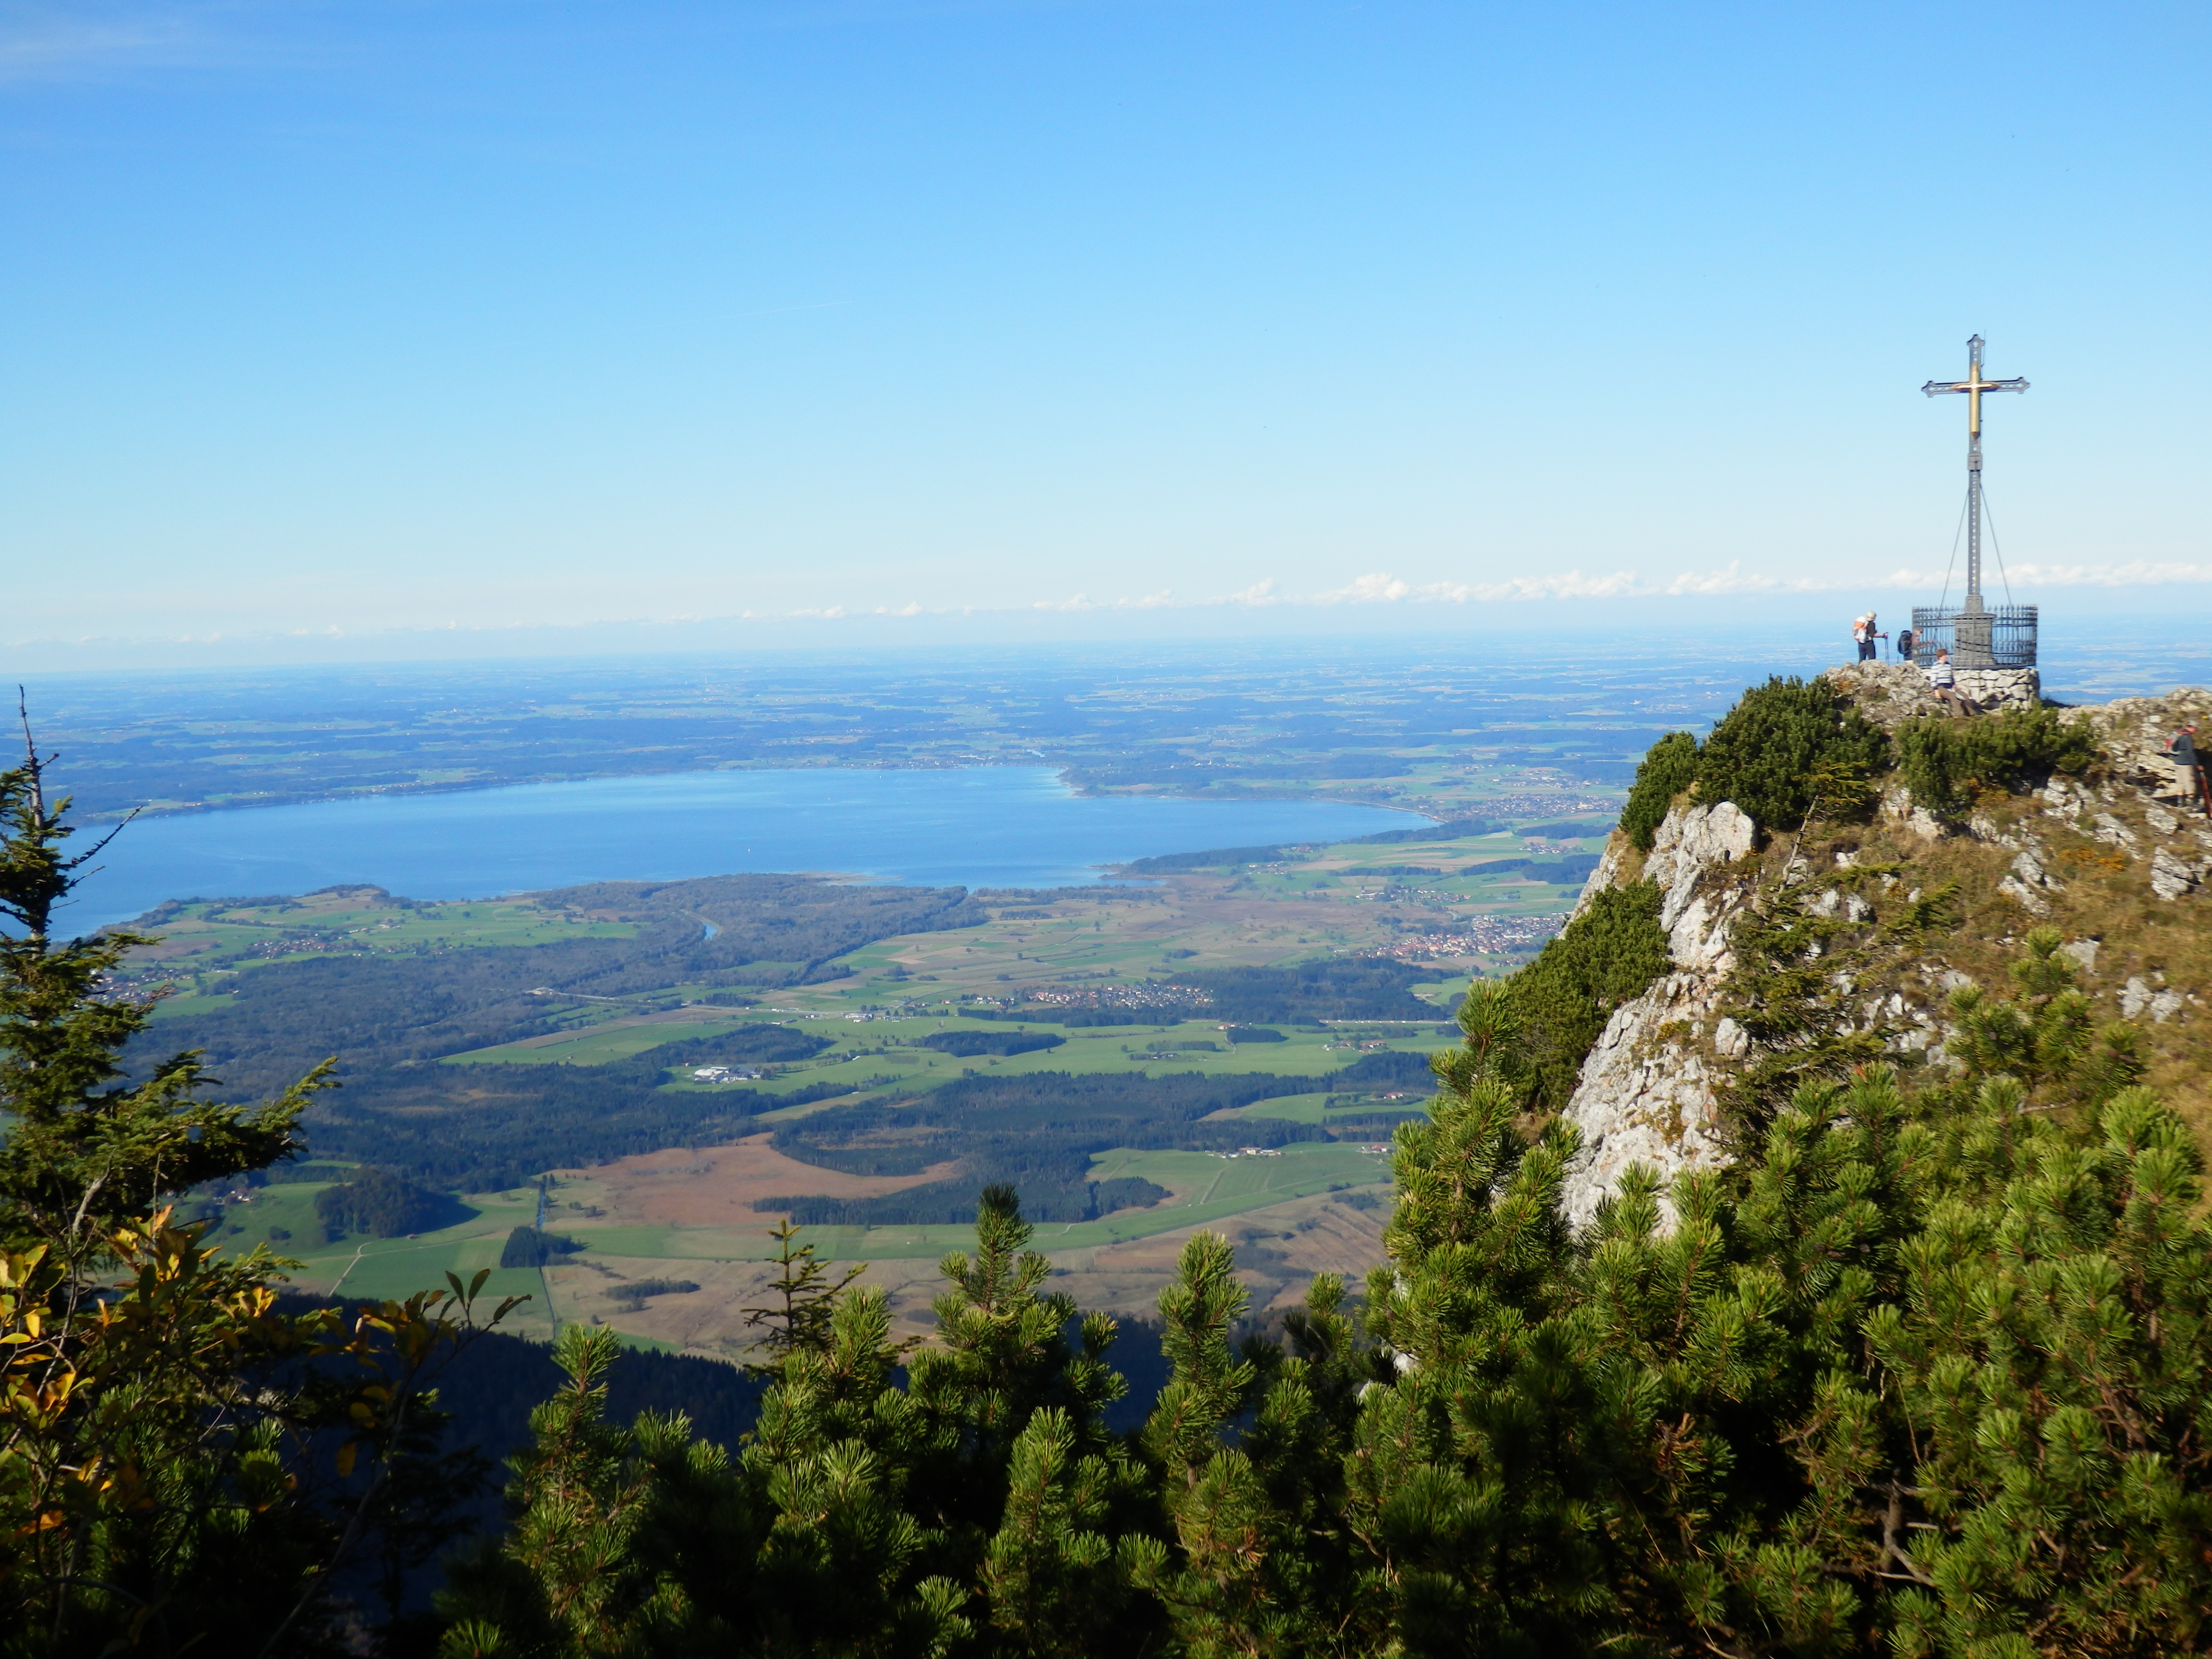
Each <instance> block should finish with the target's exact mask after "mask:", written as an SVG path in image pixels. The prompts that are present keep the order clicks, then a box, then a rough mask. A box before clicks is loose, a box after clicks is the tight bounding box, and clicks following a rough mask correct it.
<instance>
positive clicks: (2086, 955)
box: [2058, 939, 2101, 974]
mask: <svg viewBox="0 0 2212 1659" xmlns="http://www.w3.org/2000/svg"><path fill="white" fill-rule="evenodd" d="M2100 943H2101V941H2100V940H2098V939H2069V940H2067V941H2066V943H2065V944H2063V945H2060V946H2059V947H2058V954H2059V955H2060V956H2062V957H2072V958H2073V959H2074V962H2075V965H2076V966H2077V967H2079V968H2080V969H2081V971H2082V972H2083V973H2085V974H2093V973H2095V972H2096V971H2097V946H2098V945H2099V944H2100Z"/></svg>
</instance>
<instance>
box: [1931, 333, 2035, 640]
mask: <svg viewBox="0 0 2212 1659" xmlns="http://www.w3.org/2000/svg"><path fill="white" fill-rule="evenodd" d="M1920 389H1921V391H1923V392H1926V393H1927V394H1928V395H1929V397H1931V398H1936V397H1940V396H1942V394H1943V393H1945V392H1964V393H1966V604H1965V605H1962V606H1960V612H1959V616H1960V629H1959V632H1958V634H1957V635H1955V642H1956V644H1957V645H1958V647H1959V656H1960V659H1961V660H1962V661H1966V660H1969V659H1978V660H1977V665H1982V664H1984V663H1985V662H1986V661H1987V660H1988V653H1989V648H1990V646H1989V641H1990V630H1989V627H1988V624H1987V623H1980V625H1978V626H1974V625H1972V624H1971V623H1970V622H1969V619H1970V618H1972V619H1977V620H1978V619H1979V618H1981V617H1983V616H1984V614H1985V613H1984V608H1983V605H1982V394H1983V393H1984V392H2025V391H2027V381H2026V380H1984V378H1983V377H1982V337H1981V336H1980V335H1978V334H1977V335H1976V336H1974V337H1973V338H1972V339H1971V340H1969V341H1967V342H1966V379H1965V380H1930V381H1929V382H1928V383H1927V384H1926V385H1925V386H1922V387H1921V388H1920Z"/></svg>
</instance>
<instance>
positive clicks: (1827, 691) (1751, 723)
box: [1662, 676, 1889, 835]
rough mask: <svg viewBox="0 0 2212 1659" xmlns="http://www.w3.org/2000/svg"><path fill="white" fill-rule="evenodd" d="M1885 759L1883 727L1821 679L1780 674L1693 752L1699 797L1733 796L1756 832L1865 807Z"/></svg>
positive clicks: (1781, 830) (1784, 829)
mask: <svg viewBox="0 0 2212 1659" xmlns="http://www.w3.org/2000/svg"><path fill="white" fill-rule="evenodd" d="M1662 741H1663V740H1662ZM1888 759H1889V740H1888V738H1886V737H1884V736H1883V735H1882V732H1881V728H1880V727H1879V726H1875V725H1874V724H1873V723H1872V722H1871V721H1869V720H1868V719H1867V718H1866V716H1865V715H1863V714H1860V713H1859V711H1858V710H1857V708H1855V707H1854V706H1853V705H1852V704H1851V702H1850V700H1849V699H1848V698H1846V697H1844V696H1843V695H1842V694H1841V693H1840V692H1838V691H1837V690H1835V689H1834V688H1833V687H1832V686H1831V685H1829V684H1828V683H1827V682H1826V681H1825V680H1820V679H1814V680H1810V681H1808V680H1801V679H1796V678H1788V679H1785V678H1781V677H1780V676H1777V677H1775V678H1772V679H1770V680H1768V681H1767V682H1766V684H1765V685H1759V686H1753V687H1752V688H1751V689H1750V690H1747V691H1746V692H1745V693H1744V694H1743V696H1741V697H1739V698H1738V699H1737V700H1736V704H1735V708H1731V709H1729V712H1728V713H1727V714H1725V715H1723V717H1722V718H1721V721H1720V724H1719V725H1717V726H1714V727H1713V730H1712V734H1711V736H1710V737H1708V738H1706V739H1705V744H1704V747H1703V748H1702V749H1700V750H1699V754H1698V772H1697V786H1698V798H1699V799H1700V800H1705V801H1723V800H1727V801H1734V802H1735V804H1736V805H1738V806H1740V807H1741V808H1742V809H1743V810H1744V811H1746V812H1747V813H1748V814H1749V815H1750V816H1751V818H1752V820H1753V823H1757V824H1758V825H1759V829H1762V830H1764V831H1765V832H1766V833H1768V834H1770V835H1774V834H1781V835H1791V834H1795V833H1796V830H1797V829H1798V828H1799V826H1800V825H1802V824H1803V823H1805V822H1806V820H1807V819H1808V817H1811V816H1813V815H1814V811H1815V809H1816V808H1818V809H1820V816H1822V817H1828V818H1841V817H1850V815H1851V814H1852V813H1853V812H1855V811H1858V810H1860V809H1861V808H1863V806H1864V805H1865V804H1866V802H1867V800H1868V799H1869V791H1868V781H1869V779H1870V778H1871V777H1872V776H1873V775H1874V774H1875V772H1877V771H1879V770H1881V769H1882V768H1883V767H1884V766H1885V765H1887V763H1888Z"/></svg>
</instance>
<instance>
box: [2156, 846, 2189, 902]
mask: <svg viewBox="0 0 2212 1659" xmlns="http://www.w3.org/2000/svg"><path fill="white" fill-rule="evenodd" d="M2196 885H2197V870H2196V867H2195V866H2192V865H2188V864H2185V863H2183V862H2182V861H2181V860H2179V859H2178V858H2176V857H2175V856H2174V855H2173V854H2172V853H2170V852H2168V851H2167V850H2166V848H2163V847H2159V848H2153V849H2152V850H2151V855H2150V890H2151V891H2152V892H2154V893H2155V894H2157V895H2158V896H2160V898H2162V899H2166V900H2168V901H2172V900H2173V899H2178V898H2180V897H2182V896H2184V895H2185V894H2187V893H2189V892H2190V891H2191V890H2194V889H2195V887H2196Z"/></svg>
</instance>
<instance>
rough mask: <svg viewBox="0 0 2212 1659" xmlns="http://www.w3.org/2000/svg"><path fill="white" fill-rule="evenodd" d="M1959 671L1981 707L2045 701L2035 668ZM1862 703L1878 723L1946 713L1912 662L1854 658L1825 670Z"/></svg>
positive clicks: (1963, 686)
mask: <svg viewBox="0 0 2212 1659" xmlns="http://www.w3.org/2000/svg"><path fill="white" fill-rule="evenodd" d="M1820 678H1823V679H1825V680H1826V681H1827V682H1828V684H1831V685H1832V686H1834V687H1835V688H1836V689H1837V690H1838V691H1841V692H1842V693H1843V694H1844V696H1848V697H1849V698H1850V700H1851V701H1852V702H1855V703H1857V705H1858V709H1859V713H1861V714H1864V715H1865V716H1866V717H1867V718H1868V719H1869V720H1872V721H1873V722H1874V723H1875V725H1876V726H1899V725H1901V724H1903V723H1904V722H1905V721H1906V720H1913V719H1917V717H1918V716H1920V715H1922V714H1944V713H1947V712H1948V711H1947V709H1946V708H1945V707H1944V704H1943V702H1942V699H1941V698H1939V697H1937V696H1936V688H1935V687H1934V686H1932V685H1930V684H1929V683H1928V675H1927V671H1925V670H1924V669H1923V668H1921V667H1919V666H1918V665H1917V664H1913V663H1909V662H1852V663H1844V664H1843V665H1841V666H1840V667H1836V668H1830V669H1826V670H1824V671H1822V673H1821V676H1820ZM1954 678H1956V680H1957V681H1958V692H1959V695H1960V696H1962V697H1964V698H1965V699H1966V701H1967V702H1971V703H1972V704H1973V705H1974V706H1975V707H1976V708H1989V709H1996V708H2035V707H2037V706H2038V705H2039V704H2040V703H2041V702H2042V701H2043V681H2042V678H2041V677H2040V676H2039V674H2038V673H2037V672H2036V671H2035V670H2034V669H2033V668H1960V669H1956V670H1954Z"/></svg>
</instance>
